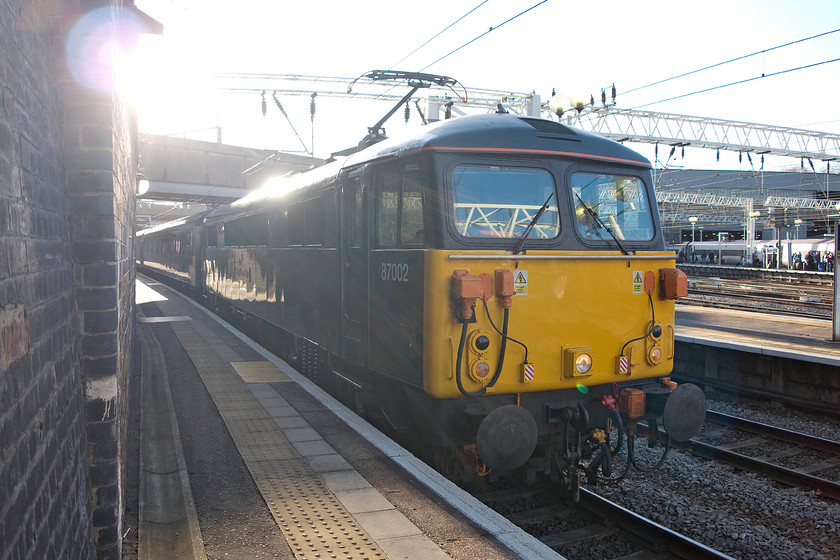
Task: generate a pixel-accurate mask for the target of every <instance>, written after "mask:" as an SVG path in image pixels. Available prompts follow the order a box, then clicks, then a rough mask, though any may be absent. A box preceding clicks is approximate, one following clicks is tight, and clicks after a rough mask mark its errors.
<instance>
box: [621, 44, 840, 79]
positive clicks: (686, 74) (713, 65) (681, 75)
mask: <svg viewBox="0 0 840 560" xmlns="http://www.w3.org/2000/svg"><path fill="white" fill-rule="evenodd" d="M838 31H840V29H833V30H831V31H826V32H825V33H819V34H817V35H811V36H810V37H805V38H804V39H799V40H796V41H791V42H789V43H785V44H783V45H776V46H775V47H770V48H769V49H763V50H760V51H756V52H754V53H750V54H745V55H742V56H738V57H735V58H731V59H729V60H724V61H723V62H717V63H715V64H710V65H709V66H704V67H703V68H698V69H697V70H691V71H690V72H684V73H682V74H678V75H676V76H672V77H670V78H665V79H664V80H658V81H656V82H652V83H650V84H647V85H644V86H639V87H636V88H633V89H629V90H627V91H624V92H622V93H623V94H625V95H627V94H628V93H633V92H635V91H639V90H642V89H646V88H649V87H652V86H658V85H659V84H664V83H665V82H670V81H672V80H677V79H679V78H684V77H686V76H690V75H691V74H697V73H698V72H703V71H705V70H710V69H712V68H717V67H718V66H723V65H724V64H729V63H731V62H737V61H739V60H743V59H745V58H750V57H751V56H756V55H759V54H764V53H768V52H770V51H774V50H777V49H782V48H784V47H789V46H791V45H795V44H797V43H803V42H805V41H810V40H811V39H817V38H819V37H825V36H826V35H831V34H832V33H837V32H838Z"/></svg>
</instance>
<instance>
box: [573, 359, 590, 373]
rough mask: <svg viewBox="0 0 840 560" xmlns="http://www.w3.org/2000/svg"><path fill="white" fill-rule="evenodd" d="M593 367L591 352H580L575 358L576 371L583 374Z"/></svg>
mask: <svg viewBox="0 0 840 560" xmlns="http://www.w3.org/2000/svg"><path fill="white" fill-rule="evenodd" d="M590 369H592V356H590V355H589V354H578V355H577V357H576V358H575V371H577V372H578V373H579V374H581V375H583V374H585V373H589V370H590Z"/></svg>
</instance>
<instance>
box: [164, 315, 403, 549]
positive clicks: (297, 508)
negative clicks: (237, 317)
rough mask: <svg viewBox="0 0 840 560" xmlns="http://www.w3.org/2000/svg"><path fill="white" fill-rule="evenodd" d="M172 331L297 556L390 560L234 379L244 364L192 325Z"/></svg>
mask: <svg viewBox="0 0 840 560" xmlns="http://www.w3.org/2000/svg"><path fill="white" fill-rule="evenodd" d="M172 329H173V331H175V334H176V335H177V336H178V338H179V339H180V341H181V343H182V344H183V345H184V348H185V349H186V351H187V353H188V354H189V356H190V358H191V359H192V361H193V363H194V364H195V366H196V369H198V372H199V374H200V375H201V378H202V380H203V381H204V385H205V386H206V387H207V391H208V392H209V393H210V396H211V397H212V399H213V401H214V402H215V403H216V406H217V408H218V409H219V413H220V414H221V415H222V418H223V419H224V421H225V424H226V425H227V427H228V431H229V432H230V435H231V437H232V438H233V441H234V442H235V443H236V447H237V449H238V450H239V453H240V454H241V455H242V459H243V461H245V464H246V466H247V467H248V470H249V471H250V472H251V476H252V477H253V478H254V482H255V483H256V485H257V488H259V490H260V493H261V494H262V496H263V499H264V500H265V502H266V504H267V505H268V508H269V510H270V511H271V515H272V516H273V517H274V519H275V521H276V522H277V525H278V526H279V527H280V530H281V531H282V532H283V536H284V537H285V538H286V541H287V542H288V543H289V547H290V548H291V550H292V552H293V553H294V555H295V557H296V558H299V559H303V558H343V559H347V560H362V559H375V558H383V559H384V558H387V556H386V555H385V553H384V552H382V550H381V549H380V548H379V546H378V545H377V544H376V542H374V541H373V539H371V538H370V536H369V535H368V534H367V533H366V532H365V530H364V529H362V527H361V526H360V525H359V524H358V523H357V522H356V520H355V519H354V518H353V516H352V515H351V514H350V513H349V512H348V511H347V509H346V508H345V507H344V505H343V504H341V502H339V501H338V499H337V498H336V497H335V495H334V494H333V493H332V492H331V491H330V490H329V489H328V488H327V487H326V485H325V484H324V482H323V480H322V479H321V477H320V476H319V475H318V474H317V473H315V472H314V471H313V470H312V468H311V467H310V465H309V463H308V462H307V461H306V460H305V459H304V458H302V457H301V456H300V454H299V453H298V452H297V450H295V448H294V447H293V446H292V444H291V443H290V442H289V440H288V439H287V438H286V436H285V435H283V433H282V431H281V430H280V429H279V428H278V427H277V425H276V424H275V423H274V421H273V420H272V419H271V417H270V416H268V414H266V412H265V411H264V410H263V408H262V406H261V405H260V404H259V402H258V401H257V400H256V399H255V398H254V397H253V395H251V393H250V391H249V390H248V387H247V385H246V383H245V382H243V380H240V379H239V378H238V377H236V376H235V371H236V372H238V368H237V366H236V364H241V363H242V362H234V363H230V362H224V361H222V360H221V359H220V358H219V357H218V356H217V355H216V354H215V353H214V352H213V350H212V349H211V348H210V347H208V345H207V344H205V343H204V342H203V341H202V340H201V338H200V337H199V336H198V335H197V334H196V332H195V331H194V330H193V329H192V328H191V327H190V325H187V324H173V325H172ZM234 368H236V370H234ZM261 369H265V368H261ZM278 371H279V370H278ZM240 375H241V373H240ZM242 379H244V376H243V378H242Z"/></svg>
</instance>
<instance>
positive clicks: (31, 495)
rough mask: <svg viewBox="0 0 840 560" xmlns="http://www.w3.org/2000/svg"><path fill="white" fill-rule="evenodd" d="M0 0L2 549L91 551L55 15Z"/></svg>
mask: <svg viewBox="0 0 840 560" xmlns="http://www.w3.org/2000/svg"><path fill="white" fill-rule="evenodd" d="M33 6H34V4H33V3H32V2H28V1H25V0H0V12H2V13H3V17H0V341H2V343H0V543H2V545H0V558H2V559H3V560H6V559H12V558H15V559H18V558H92V557H93V556H94V554H95V551H94V548H93V540H92V538H91V534H92V532H91V510H92V508H91V504H90V499H89V495H90V482H89V475H88V467H87V449H86V447H87V444H86V438H85V422H84V394H83V391H82V383H81V371H80V363H79V352H78V345H77V329H76V315H75V312H74V307H75V296H74V286H73V265H72V259H71V245H70V231H69V228H68V221H67V199H66V192H65V186H64V180H65V178H64V171H63V158H62V150H61V128H60V126H61V116H62V109H61V106H60V95H59V92H58V91H57V89H56V84H55V79H54V78H55V71H54V68H53V60H54V54H55V52H56V43H55V40H54V36H55V35H54V19H53V18H51V17H49V15H48V14H43V13H42V12H40V11H39V10H37V9H33Z"/></svg>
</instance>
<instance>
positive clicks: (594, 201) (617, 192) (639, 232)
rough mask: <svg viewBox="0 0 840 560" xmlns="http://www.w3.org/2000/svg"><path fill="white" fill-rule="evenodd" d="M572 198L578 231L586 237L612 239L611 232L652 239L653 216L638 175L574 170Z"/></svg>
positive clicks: (625, 237)
mask: <svg viewBox="0 0 840 560" xmlns="http://www.w3.org/2000/svg"><path fill="white" fill-rule="evenodd" d="M572 198H573V201H572V203H573V206H572V207H573V208H574V209H575V220H576V223H577V231H578V234H579V235H580V236H581V237H583V238H584V239H586V240H592V241H598V240H603V241H605V242H612V236H611V235H610V232H612V235H614V236H615V237H616V238H617V239H619V240H621V241H649V240H651V239H653V217H652V215H651V209H650V205H649V204H648V199H647V193H646V190H645V185H644V183H643V182H642V181H641V179H639V178H638V177H633V176H629V175H614V174H611V173H574V174H573V175H572ZM607 228H609V231H607Z"/></svg>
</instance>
